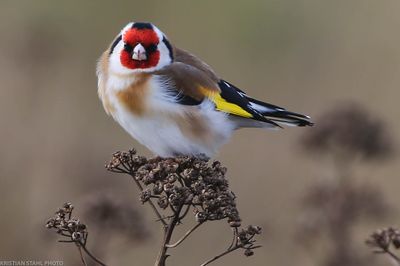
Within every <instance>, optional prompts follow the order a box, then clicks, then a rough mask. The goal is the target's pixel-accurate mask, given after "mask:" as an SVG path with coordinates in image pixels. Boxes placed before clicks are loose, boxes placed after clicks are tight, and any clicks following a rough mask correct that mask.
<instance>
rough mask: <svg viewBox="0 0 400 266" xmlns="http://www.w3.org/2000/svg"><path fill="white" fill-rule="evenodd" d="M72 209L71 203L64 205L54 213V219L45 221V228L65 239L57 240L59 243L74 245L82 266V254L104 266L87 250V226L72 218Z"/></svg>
mask: <svg viewBox="0 0 400 266" xmlns="http://www.w3.org/2000/svg"><path fill="white" fill-rule="evenodd" d="M73 209H74V206H73V205H72V204H71V203H65V204H64V205H63V206H62V207H61V208H59V209H58V210H57V211H56V213H55V215H54V217H52V218H50V219H48V220H47V222H46V227H47V228H48V229H55V230H56V233H57V234H59V235H61V236H63V237H64V238H65V239H64V240H59V242H64V243H75V244H76V246H77V247H78V250H79V254H80V256H81V260H82V263H83V265H87V263H86V260H85V257H84V255H83V252H85V253H86V254H87V255H88V256H89V257H90V258H91V259H92V260H94V261H95V262H97V263H98V264H100V265H104V266H105V264H104V263H103V262H102V261H100V260H99V259H98V258H96V257H95V256H94V255H93V254H92V253H91V252H90V251H89V250H88V249H87V247H86V244H87V239H88V236H89V232H88V230H87V226H86V225H85V224H84V223H82V222H81V221H80V220H79V219H77V218H74V217H72V211H73ZM82 251H83V252H82Z"/></svg>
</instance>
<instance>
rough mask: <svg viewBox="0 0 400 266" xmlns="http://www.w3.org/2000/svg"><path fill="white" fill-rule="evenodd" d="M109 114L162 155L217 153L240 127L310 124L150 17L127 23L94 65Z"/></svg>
mask: <svg viewBox="0 0 400 266" xmlns="http://www.w3.org/2000/svg"><path fill="white" fill-rule="evenodd" d="M97 78H98V95H99V98H100V100H101V101H102V103H103V107H104V109H105V111H106V113H107V114H108V115H110V116H112V117H113V118H114V120H115V121H117V122H118V123H119V124H120V125H121V126H122V128H124V129H125V131H127V132H128V133H129V134H130V135H131V136H132V137H133V138H134V139H136V140H137V141H138V142H139V143H141V144H142V145H144V146H145V147H147V148H148V149H149V150H150V151H151V152H153V153H154V154H155V155H157V156H160V157H172V156H200V155H202V156H206V157H209V158H210V157H212V156H214V155H215V154H216V153H217V152H218V151H219V149H220V147H221V146H222V145H223V144H225V143H226V142H227V141H228V140H229V139H230V137H231V136H232V134H233V133H234V131H235V130H237V129H240V128H267V129H273V128H282V125H291V126H299V127H303V126H312V125H313V123H312V122H311V119H310V117H309V116H306V115H303V114H299V113H295V112H290V111H287V110H286V109H285V108H282V107H279V106H277V105H273V104H270V103H266V102H263V101H260V100H257V99H255V98H252V97H251V96H249V95H247V94H246V93H245V92H244V91H243V90H241V89H239V88H237V87H236V86H234V85H233V84H231V83H230V82H228V81H226V80H224V79H221V78H220V77H219V76H218V75H217V74H216V73H215V72H214V70H213V69H212V68H211V67H210V66H209V65H208V64H206V63H205V62H203V61H202V60H201V59H199V58H198V57H196V56H195V55H193V54H192V53H189V52H187V51H186V50H183V49H180V48H178V47H176V46H174V45H173V44H172V43H171V42H170V40H169V39H168V38H167V35H165V34H164V33H163V32H162V31H161V30H160V29H159V28H157V27H156V26H155V25H154V24H152V23H149V22H130V23H128V24H127V25H126V26H125V27H124V28H123V29H122V30H121V32H120V33H119V34H118V35H117V37H116V38H115V39H114V40H113V42H112V43H111V44H110V45H109V47H108V49H107V50H106V51H105V52H104V53H103V54H102V55H101V57H100V59H99V60H98V63H97Z"/></svg>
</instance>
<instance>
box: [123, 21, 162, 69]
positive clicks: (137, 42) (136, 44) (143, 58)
mask: <svg viewBox="0 0 400 266" xmlns="http://www.w3.org/2000/svg"><path fill="white" fill-rule="evenodd" d="M123 41H124V49H123V50H122V51H121V56H120V60H121V64H122V65H123V66H125V67H127V68H130V69H146V68H151V67H155V66H157V64H158V62H159V60H160V51H159V50H158V48H157V45H158V43H159V42H160V40H159V38H158V36H157V33H156V32H155V31H154V30H153V29H152V28H136V27H133V28H131V29H129V30H128V31H126V33H125V34H124V36H123Z"/></svg>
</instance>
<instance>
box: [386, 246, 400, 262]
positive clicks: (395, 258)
mask: <svg viewBox="0 0 400 266" xmlns="http://www.w3.org/2000/svg"><path fill="white" fill-rule="evenodd" d="M384 252H386V253H387V254H388V255H389V256H390V257H391V258H392V259H394V260H395V261H396V262H397V264H399V265H400V258H399V257H398V256H397V255H396V254H394V253H393V252H392V251H391V250H390V249H389V248H387V249H384Z"/></svg>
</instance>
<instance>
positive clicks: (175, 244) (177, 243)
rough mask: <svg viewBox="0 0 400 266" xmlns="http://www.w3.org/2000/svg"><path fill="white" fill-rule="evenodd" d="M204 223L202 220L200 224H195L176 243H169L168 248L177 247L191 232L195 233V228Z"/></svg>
mask: <svg viewBox="0 0 400 266" xmlns="http://www.w3.org/2000/svg"><path fill="white" fill-rule="evenodd" d="M202 224H203V223H202V222H201V223H198V224H196V225H195V226H193V227H192V228H191V229H190V230H189V231H187V232H186V233H185V235H184V236H183V237H182V238H181V239H179V240H178V241H177V242H176V243H174V244H167V245H166V246H167V248H175V247H177V246H178V245H179V244H180V243H182V242H183V241H184V240H185V239H186V238H187V237H188V236H190V234H191V233H193V232H194V230H196V229H197V228H198V227H199V226H200V225H202Z"/></svg>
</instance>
